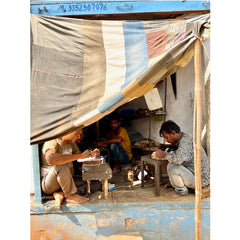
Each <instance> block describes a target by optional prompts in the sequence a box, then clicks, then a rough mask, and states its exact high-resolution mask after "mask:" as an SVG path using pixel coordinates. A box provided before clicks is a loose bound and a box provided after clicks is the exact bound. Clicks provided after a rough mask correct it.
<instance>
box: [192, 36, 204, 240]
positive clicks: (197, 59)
mask: <svg viewBox="0 0 240 240" xmlns="http://www.w3.org/2000/svg"><path fill="white" fill-rule="evenodd" d="M194 50H195V54H194V68H195V98H196V104H195V106H196V107H197V109H196V113H197V124H196V128H197V131H196V133H197V134H196V137H197V139H196V140H195V139H194V141H195V142H196V143H197V144H196V151H195V152H196V156H194V165H195V239H196V240H200V239H201V193H202V184H201V182H202V181H201V148H202V144H201V136H202V77H201V43H200V40H199V39H196V41H195V44H194ZM194 111H195V109H194Z"/></svg>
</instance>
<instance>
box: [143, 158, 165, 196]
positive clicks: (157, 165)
mask: <svg viewBox="0 0 240 240" xmlns="http://www.w3.org/2000/svg"><path fill="white" fill-rule="evenodd" d="M144 162H147V163H149V164H153V165H154V166H155V195H156V196H160V184H161V182H162V179H161V176H162V166H163V165H166V164H168V161H167V160H155V159H152V158H151V157H150V156H149V155H146V156H142V157H141V171H142V176H141V177H142V188H143V187H144Z"/></svg>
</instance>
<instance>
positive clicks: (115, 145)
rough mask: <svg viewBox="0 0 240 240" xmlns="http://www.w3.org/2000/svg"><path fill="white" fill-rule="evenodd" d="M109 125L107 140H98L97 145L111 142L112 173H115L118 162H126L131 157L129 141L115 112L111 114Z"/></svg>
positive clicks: (117, 171)
mask: <svg viewBox="0 0 240 240" xmlns="http://www.w3.org/2000/svg"><path fill="white" fill-rule="evenodd" d="M110 125H111V128H112V130H111V131H110V132H109V133H107V135H106V138H107V139H108V140H106V141H102V142H98V143H97V146H102V145H104V144H111V150H112V153H113V160H114V167H113V171H112V173H113V174H117V173H119V172H120V167H119V163H122V164H127V163H129V161H130V160H131V158H132V152H131V142H130V139H129V136H128V133H127V130H126V129H125V128H123V127H120V125H121V122H120V119H119V117H118V116H117V115H116V114H115V115H112V116H111V122H110Z"/></svg>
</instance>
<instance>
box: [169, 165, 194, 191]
mask: <svg viewBox="0 0 240 240" xmlns="http://www.w3.org/2000/svg"><path fill="white" fill-rule="evenodd" d="M167 173H168V176H169V180H170V183H171V185H172V186H173V187H174V189H175V191H176V192H177V193H178V194H180V195H186V194H188V188H193V189H194V188H195V177H194V175H193V173H192V172H191V171H190V170H188V169H187V168H185V167H184V166H182V165H174V164H172V163H168V165H167Z"/></svg>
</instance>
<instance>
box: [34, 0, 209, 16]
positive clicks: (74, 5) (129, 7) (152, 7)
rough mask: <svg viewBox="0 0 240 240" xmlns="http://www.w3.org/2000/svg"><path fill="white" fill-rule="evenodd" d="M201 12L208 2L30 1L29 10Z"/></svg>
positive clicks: (59, 13) (45, 12)
mask: <svg viewBox="0 0 240 240" xmlns="http://www.w3.org/2000/svg"><path fill="white" fill-rule="evenodd" d="M203 10H210V1H184V2H183V1H182V0H178V1H157V0H155V1H136V0H135V1H115V0H108V1H96V0H95V1H94V0H88V1H31V8H30V11H31V13H32V14H36V15H49V16H69V15H91V14H121V13H148V12H149V13H151V12H159V13H161V12H171V13H174V12H185V11H203Z"/></svg>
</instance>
